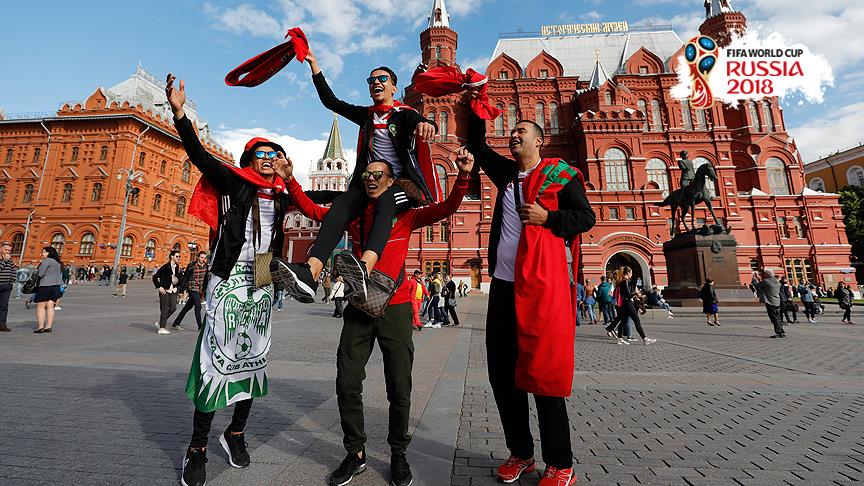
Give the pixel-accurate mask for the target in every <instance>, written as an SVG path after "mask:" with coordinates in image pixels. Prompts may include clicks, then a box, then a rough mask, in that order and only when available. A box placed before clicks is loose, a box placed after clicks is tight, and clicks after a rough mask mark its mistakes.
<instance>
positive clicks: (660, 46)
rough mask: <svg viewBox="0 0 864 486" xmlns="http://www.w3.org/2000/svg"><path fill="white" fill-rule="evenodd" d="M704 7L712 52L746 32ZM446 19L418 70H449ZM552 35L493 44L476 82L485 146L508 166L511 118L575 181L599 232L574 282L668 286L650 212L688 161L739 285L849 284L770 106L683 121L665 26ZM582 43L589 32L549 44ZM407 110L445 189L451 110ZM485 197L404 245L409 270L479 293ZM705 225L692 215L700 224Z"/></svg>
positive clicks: (834, 219) (666, 219) (834, 241)
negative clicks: (538, 134) (535, 130)
mask: <svg viewBox="0 0 864 486" xmlns="http://www.w3.org/2000/svg"><path fill="white" fill-rule="evenodd" d="M696 3H697V2H695V1H694V2H693V4H694V8H695V7H697V5H696ZM699 6H700V7H701V6H702V5H701V2H700V5H699ZM704 7H705V10H706V19H705V21H704V22H703V24H702V25H701V27H700V31H701V32H702V33H703V34H705V35H709V36H712V37H713V38H714V39H716V40H717V41H718V43H720V44H721V45H726V43H728V40H729V36H731V35H735V33H737V32H741V31H743V30H744V29H745V28H746V19H745V17H744V15H743V14H742V13H741V12H738V11H735V10H734V9H733V8H732V6H731V2H728V1H723V2H720V1H718V0H712V1H710V2H705V5H704ZM449 19H450V18H449V16H448V15H447V11H446V6H445V4H444V1H443V0H435V1H434V3H433V7H432V12H431V14H430V16H429V25H428V27H427V28H426V29H425V30H424V31H423V32H421V33H420V47H421V51H422V62H423V64H425V65H427V66H429V67H434V66H436V65H442V64H443V65H453V64H456V49H457V41H458V34H457V33H456V32H455V31H454V30H453V29H451V28H450V25H449ZM609 25H611V26H612V27H614V28H610V27H609ZM555 27H556V28H554V29H552V28H546V29H544V30H545V31H546V34H547V35H541V34H540V33H535V34H530V33H518V34H502V35H501V36H500V38H499V40H498V43H497V45H496V47H495V50H494V53H493V55H492V61H491V62H490V64H489V66H488V68H487V70H486V74H487V75H488V76H489V96H490V99H491V101H492V103H493V104H495V105H497V106H498V107H499V108H500V109H502V110H503V114H502V115H501V116H500V117H499V118H498V119H496V120H494V121H491V122H488V124H487V134H488V135H487V141H488V143H489V144H490V146H492V147H493V148H495V149H496V150H498V151H499V152H500V153H502V154H505V155H507V154H509V151H508V148H507V143H508V136H509V130H510V128H511V127H512V126H513V125H514V124H515V123H516V121H517V120H519V119H530V120H535V121H536V122H537V123H538V124H540V125H541V126H543V127H545V130H546V134H547V136H546V146H545V149H544V151H543V155H544V156H553V155H554V156H559V157H562V158H565V159H566V160H568V161H570V162H571V163H572V164H573V165H575V166H577V167H579V168H580V169H581V170H582V172H583V173H584V175H585V177H586V180H587V188H588V198H589V199H590V201H591V203H592V205H593V207H594V208H595V211H596V213H597V225H596V226H595V227H594V228H593V229H592V230H591V231H590V232H588V233H587V234H585V235H583V239H582V267H583V270H584V276H585V277H588V278H594V279H595V281H596V279H597V278H599V277H600V275H602V274H603V273H604V272H605V271H606V269H608V268H613V267H617V266H619V265H623V264H627V265H630V266H632V267H633V268H634V271H635V273H636V274H637V275H638V276H641V277H642V278H643V281H644V283H645V284H646V285H648V284H652V283H653V284H656V285H659V286H661V287H662V286H665V285H667V284H668V281H667V265H668V263H667V261H666V259H665V257H664V254H663V242H664V241H667V240H668V239H669V238H670V225H671V213H670V211H669V209H668V208H667V207H658V206H657V203H658V202H660V201H662V200H663V199H664V197H665V196H666V195H667V194H668V192H669V191H672V190H675V189H677V188H678V187H679V178H680V170H679V168H678V165H677V162H676V160H677V158H678V156H679V155H678V154H679V152H680V151H682V150H687V151H688V153H689V155H688V158H689V159H691V160H693V161H694V165H696V166H697V167H698V166H699V165H702V164H706V163H710V164H713V166H714V167H715V169H716V172H717V175H718V180H717V183H716V185H715V187H714V188H713V189H714V195H715V198H714V199H713V206H714V208H715V211H716V213H717V216H718V217H719V218H720V220H721V222H722V223H724V224H726V225H728V226H730V227H731V228H732V235H734V237H735V238H736V239H737V243H738V246H737V260H738V262H737V263H738V269H737V272H738V274H739V276H740V281H741V283H742V284H743V283H748V282H749V281H750V272H751V271H752V269H755V268H758V267H763V266H764V267H767V268H772V269H774V270H776V271H779V272H780V273H782V274H787V275H789V276H790V278H792V279H793V280H795V281H797V280H799V279H801V278H807V279H809V280H811V281H818V282H820V283H822V284H824V285H827V286H835V285H836V283H837V282H838V281H840V280H844V281H847V282H850V283H852V282H851V281H852V280H854V278H853V277H851V276H850V275H849V274H848V273H846V272H847V271H848V270H849V253H850V247H849V245H848V242H847V239H846V236H845V232H844V226H843V216H842V214H841V210H840V205H839V203H838V198H837V196H836V195H835V194H827V193H821V192H817V191H813V190H811V189H809V188H807V187H806V186H805V183H804V167H803V165H804V164H803V160H802V159H801V157H800V155H799V153H798V151H797V149H796V147H795V143H794V141H793V139H792V137H791V135H790V134H789V133H788V132H787V131H786V126H785V124H784V120H783V110H782V108H781V106H780V105H779V103H778V100H777V99H776V98H768V99H765V100H761V101H759V102H741V103H739V105H738V106H733V107H729V106H724V105H722V104H720V103H715V104H714V106H713V107H711V109H708V110H694V109H692V108H691V107H690V106H689V105H688V103H687V101H686V100H684V101H679V100H676V99H673V98H671V96H670V95H669V88H670V87H672V86H673V85H675V84H676V83H677V76H676V74H675V65H676V63H677V57H678V56H679V55H680V53H681V50H682V49H683V44H684V42H683V41H682V39H680V38H679V37H678V36H677V35H676V34H675V33H674V32H673V31H672V30H671V27H663V26H641V27H634V26H628V25H627V24H626V23H625V22H612V23H609V24H608V25H607V24H602V23H601V24H582V25H576V26H555ZM565 27H566V28H565ZM594 27H597V28H594ZM585 31H593V32H594V33H590V34H560V35H558V34H559V33H561V32H585ZM598 31H599V33H598ZM552 32H554V33H555V35H550V34H551V33H552ZM405 102H406V103H408V104H410V105H412V106H414V107H415V108H417V109H418V110H420V111H421V112H422V113H424V114H426V116H427V117H430V118H434V119H435V121H436V122H437V123H438V125H439V127H440V134H439V137H438V141H436V143H434V144H433V159H434V161H435V163H436V166H437V168H438V173H439V174H440V175H441V176H442V179H443V181H442V184H443V187H444V188H445V190H446V186H447V184H449V181H452V179H453V177H455V174H456V169H455V167H454V166H453V164H452V163H451V162H450V159H452V153H453V151H455V150H456V149H457V148H458V147H459V146H461V145H463V144H464V138H463V137H464V132H463V130H462V128H463V127H464V124H457V122H456V119H457V118H459V119H462V117H465V116H467V107H466V105H465V103H464V100H463V97H462V96H449V97H442V98H437V99H435V98H429V97H427V96H423V95H420V94H417V93H414V92H413V91H412V88H411V86H408V87H407V88H406V91H405ZM457 125H458V126H457ZM494 191H495V189H494V186H493V185H492V184H491V183H490V182H489V180H488V179H487V178H486V177H485V176H483V175H482V174H477V175H476V176H475V179H474V183H473V184H472V187H471V191H470V192H471V194H470V195H469V197H468V198H466V201H465V202H464V203H463V205H462V207H461V208H460V210H459V212H457V213H456V214H455V215H453V216H451V217H450V218H448V220H446V221H444V222H442V223H441V224H440V225H438V226H436V227H430V228H425V229H422V230H420V231H418V232H416V233H415V234H414V235H413V239H412V245H411V253H410V254H409V258H408V267H409V268H412V267H417V268H421V269H426V270H430V269H435V268H443V269H447V270H449V271H450V272H451V273H452V274H453V275H455V276H456V277H457V278H466V279H467V278H469V277H470V279H471V283H472V287H474V288H478V287H481V284H488V282H489V281H490V276H489V275H488V274H487V272H486V261H487V253H486V251H487V248H488V237H489V228H490V224H491V220H492V205H493V204H494V201H495V194H494ZM705 213H706V211H705V209H704V207H701V208H697V213H696V217H697V218H698V223H699V224H701V223H703V222H704V221H705V218H706V215H705Z"/></svg>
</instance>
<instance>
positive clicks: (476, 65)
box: [460, 56, 492, 74]
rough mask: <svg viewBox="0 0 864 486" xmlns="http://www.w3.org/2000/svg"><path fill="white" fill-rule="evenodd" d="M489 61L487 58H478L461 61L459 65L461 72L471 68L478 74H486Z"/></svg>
mask: <svg viewBox="0 0 864 486" xmlns="http://www.w3.org/2000/svg"><path fill="white" fill-rule="evenodd" d="M491 60H492V59H491V58H490V57H489V56H479V57H475V58H474V59H468V60H465V61H462V62H461V63H460V64H461V66H462V70H463V71H465V70H467V69H468V68H472V69H474V70H475V71H477V72H478V73H480V74H486V68H487V67H488V66H489V62H490V61H491Z"/></svg>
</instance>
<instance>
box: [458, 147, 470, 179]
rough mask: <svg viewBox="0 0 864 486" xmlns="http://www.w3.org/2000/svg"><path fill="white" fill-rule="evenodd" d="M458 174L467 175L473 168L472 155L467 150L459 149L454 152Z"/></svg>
mask: <svg viewBox="0 0 864 486" xmlns="http://www.w3.org/2000/svg"><path fill="white" fill-rule="evenodd" d="M454 162H455V163H456V167H457V168H458V169H459V173H460V174H468V173H470V172H471V169H473V168H474V155H473V154H472V153H471V152H469V151H468V149H467V148H465V147H461V148H459V150H457V151H456V159H455V161H454Z"/></svg>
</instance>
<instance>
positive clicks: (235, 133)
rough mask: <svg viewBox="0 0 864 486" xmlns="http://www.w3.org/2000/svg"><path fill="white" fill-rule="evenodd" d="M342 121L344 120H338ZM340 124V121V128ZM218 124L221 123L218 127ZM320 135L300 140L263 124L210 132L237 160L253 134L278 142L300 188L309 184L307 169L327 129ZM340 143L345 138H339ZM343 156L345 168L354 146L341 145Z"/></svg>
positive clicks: (351, 160) (318, 153)
mask: <svg viewBox="0 0 864 486" xmlns="http://www.w3.org/2000/svg"><path fill="white" fill-rule="evenodd" d="M342 121H343V122H344V120H342ZM341 125H342V124H340V128H342V127H341ZM220 128H221V127H220ZM322 135H323V138H322V139H312V140H302V139H299V138H296V137H293V136H291V135H288V134H285V133H278V132H275V131H271V130H267V129H264V128H228V129H220V130H218V131H216V132H214V136H215V138H216V140H217V141H218V142H219V144H220V145H222V146H223V147H225V148H226V149H227V150H228V151H229V152H231V153H232V154H233V155H234V160H240V155H241V154H243V147H244V146H245V145H246V142H248V141H249V139H251V138H253V137H264V138H266V139H268V140H271V141H273V142H275V143H278V144H279V145H281V146H282V148H284V149H285V153H286V155H288V157H290V158H291V161H292V162H293V163H294V177H296V178H297V182H299V183H300V185H302V186H303V187H304V188H307V189H308V187H309V169H310V167H311V166H312V164H314V163H315V162H317V161H318V160H319V159H320V158H321V156H322V155H323V154H324V149H325V148H326V147H327V135H328V133H322ZM342 142H343V146H350V142H349V145H345V142H346V140H345V139H344V138H343V139H342ZM345 157H347V158H348V166H349V168H352V167H354V160H355V158H356V157H357V154H356V153H355V151H354V150H351V149H345Z"/></svg>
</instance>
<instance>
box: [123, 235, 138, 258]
mask: <svg viewBox="0 0 864 486" xmlns="http://www.w3.org/2000/svg"><path fill="white" fill-rule="evenodd" d="M134 241H135V240H133V239H132V237H131V236H126V237H124V238H123V246H121V247H120V256H124V257H131V256H132V243H133V242H134Z"/></svg>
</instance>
